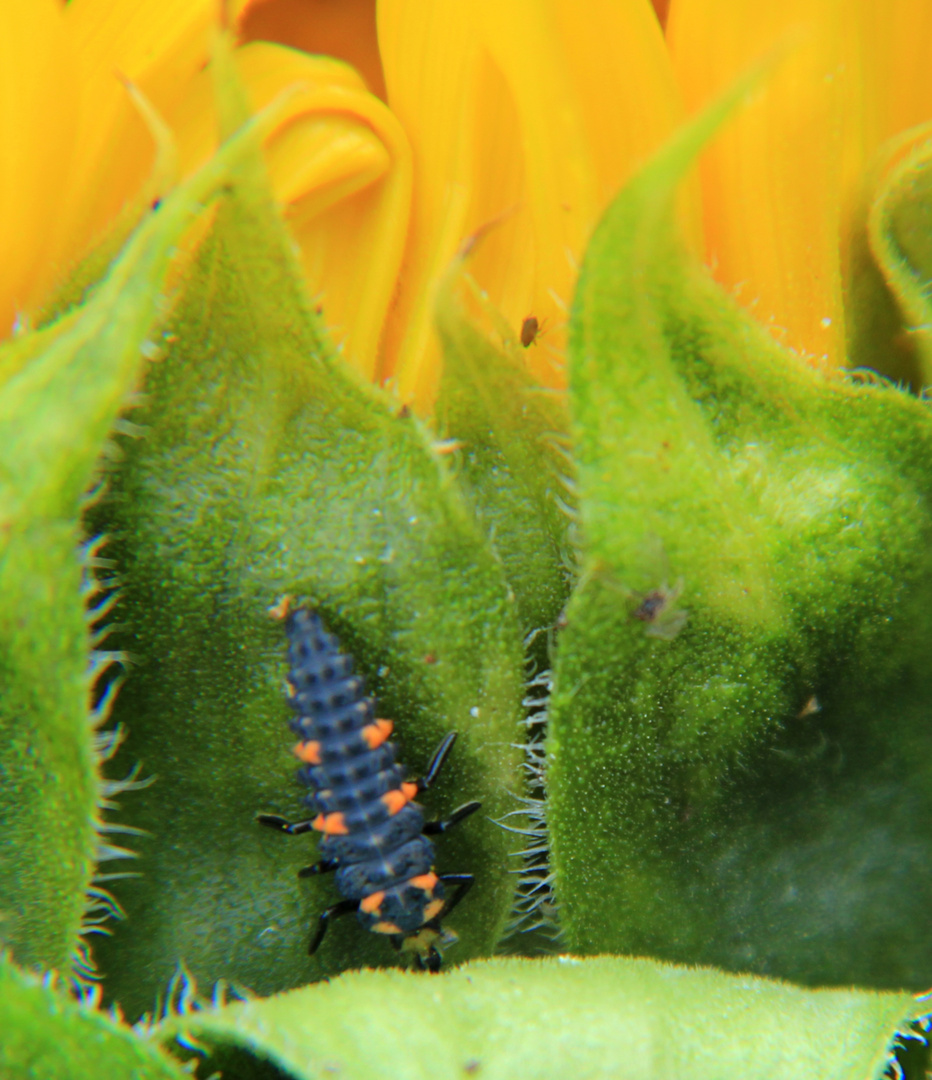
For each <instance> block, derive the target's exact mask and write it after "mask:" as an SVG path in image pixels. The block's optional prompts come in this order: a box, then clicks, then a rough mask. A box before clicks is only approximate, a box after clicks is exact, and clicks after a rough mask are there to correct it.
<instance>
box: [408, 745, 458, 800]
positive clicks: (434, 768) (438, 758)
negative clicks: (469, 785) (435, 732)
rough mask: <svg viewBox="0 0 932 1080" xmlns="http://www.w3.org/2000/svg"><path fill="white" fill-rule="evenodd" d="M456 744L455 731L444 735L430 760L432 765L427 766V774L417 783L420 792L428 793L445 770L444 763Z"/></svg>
mask: <svg viewBox="0 0 932 1080" xmlns="http://www.w3.org/2000/svg"><path fill="white" fill-rule="evenodd" d="M455 742H456V732H455V731H451V732H450V734H449V735H444V737H443V738H442V739H441V740H440V745H439V746H438V747H437V749H436V750H435V751H434V756H433V757H432V758H431V759H430V764H429V765H428V766H427V772H426V773H424V775H423V776H422V777H420V779H419V780H417V781H416V783H417V789H418V791H426V790H427V789H428V788H429V787H430V785H431V784H432V783H433V782H434V781H435V780H436V779H437V777H438V775H439V774H440V770H441V769H442V768H443V763H444V762H445V761H446V760H447V755H448V754H449V753H450V751H451V750H452V749H453V744H454V743H455Z"/></svg>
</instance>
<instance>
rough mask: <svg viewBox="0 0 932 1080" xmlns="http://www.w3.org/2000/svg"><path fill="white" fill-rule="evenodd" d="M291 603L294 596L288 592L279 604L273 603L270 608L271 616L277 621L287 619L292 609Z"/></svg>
mask: <svg viewBox="0 0 932 1080" xmlns="http://www.w3.org/2000/svg"><path fill="white" fill-rule="evenodd" d="M291 604H292V598H291V597H290V596H288V595H287V594H286V595H285V596H283V597H282V598H281V600H279V601H278V603H277V604H273V605H272V607H270V608H269V618H270V619H275V620H276V621H277V622H281V621H282V620H283V619H287V618H288V612H289V611H291Z"/></svg>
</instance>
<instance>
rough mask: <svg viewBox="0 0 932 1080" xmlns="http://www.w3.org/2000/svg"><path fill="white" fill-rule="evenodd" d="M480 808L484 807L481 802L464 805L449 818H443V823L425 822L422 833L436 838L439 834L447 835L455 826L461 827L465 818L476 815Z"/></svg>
mask: <svg viewBox="0 0 932 1080" xmlns="http://www.w3.org/2000/svg"><path fill="white" fill-rule="evenodd" d="M480 806H482V803H481V802H468V803H463V805H462V806H458V807H457V808H456V809H455V810H454V811H453V813H452V814H451V815H450V816H449V817H448V818H443V820H441V821H425V822H424V828H423V829H421V832H422V833H423V834H424V835H425V836H436V835H437V834H438V833H445V832H447V831H448V830H449V829H452V828H453V826H454V825H459V823H460V822H461V821H462V820H463V818H468V817H469V815H470V814H474V813H475V812H476V811H477V810H478V809H479V807H480Z"/></svg>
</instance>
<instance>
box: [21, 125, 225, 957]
mask: <svg viewBox="0 0 932 1080" xmlns="http://www.w3.org/2000/svg"><path fill="white" fill-rule="evenodd" d="M237 152H238V144H235V145H233V146H231V147H229V148H228V149H227V151H225V152H224V153H223V154H221V155H220V156H218V158H217V159H216V160H215V161H214V162H212V163H211V164H210V165H209V166H208V167H207V168H205V169H204V170H203V171H202V172H201V173H200V174H198V175H197V176H196V177H193V178H192V179H191V180H190V181H188V182H187V183H186V184H184V185H182V186H181V187H179V189H178V190H177V191H176V192H175V193H174V194H173V195H172V196H171V197H170V198H168V199H167V200H166V201H165V204H164V205H163V207H162V208H161V211H160V213H159V214H157V215H152V216H151V217H150V218H149V220H148V221H147V222H146V223H145V224H144V225H143V226H142V227H141V228H140V229H139V230H138V232H137V233H136V234H135V236H134V237H133V239H132V240H131V241H130V242H129V243H128V245H127V246H126V248H125V250H124V252H123V254H122V256H121V257H120V259H119V260H117V261H116V262H115V263H114V265H113V267H112V268H111V270H110V272H109V273H108V275H107V276H106V278H105V279H104V280H103V281H102V282H101V284H100V285H99V286H98V288H97V290H96V292H95V294H94V296H93V297H92V298H91V299H90V300H88V301H87V303H86V304H85V305H83V307H81V308H78V309H76V310H74V311H73V312H71V313H70V314H68V315H65V316H63V317H62V318H61V319H60V320H59V321H58V322H56V323H55V324H54V325H51V326H49V327H47V328H46V329H44V330H41V331H37V332H35V333H32V334H26V335H24V336H22V337H21V338H18V339H14V340H13V341H12V342H8V343H7V344H6V345H4V346H3V349H2V351H0V526H2V527H0V776H2V783H0V821H2V823H3V847H2V850H0V942H2V943H3V944H4V945H6V946H8V947H10V948H12V949H13V951H14V954H15V956H16V957H17V958H18V959H19V960H20V961H22V962H24V963H36V964H42V965H45V966H48V967H54V968H59V969H63V968H66V967H67V966H68V964H69V963H70V958H71V955H72V953H73V952H74V951H75V949H76V948H77V946H78V932H79V928H80V925H81V919H82V915H83V912H84V907H85V903H86V893H87V888H88V885H89V882H90V877H91V874H92V871H93V862H94V855H95V849H96V845H97V835H96V830H95V821H96V817H97V804H98V800H99V792H98V779H97V774H96V762H95V759H94V742H93V740H94V732H93V723H94V722H95V717H94V715H93V713H92V711H91V708H90V695H91V684H92V681H93V664H92V654H91V638H90V632H89V627H88V614H87V613H86V611H85V599H86V597H87V594H88V587H87V585H88V582H87V577H86V574H87V573H88V567H86V566H83V565H82V554H81V550H80V548H81V544H82V542H83V540H84V536H83V534H82V529H81V526H80V514H81V508H82V501H83V499H84V498H85V495H86V492H87V491H88V489H89V488H90V486H91V484H92V482H93V479H94V477H95V475H96V472H97V469H98V459H99V456H100V453H101V451H102V449H103V447H104V445H105V443H106V441H107V439H108V437H109V435H110V432H111V429H112V427H113V424H114V421H115V420H116V418H117V416H118V413H119V411H120V409H121V407H122V406H123V404H124V402H125V400H126V398H127V395H128V394H129V392H130V391H131V390H132V389H134V388H135V386H136V384H137V382H138V379H139V372H140V368H141V366H142V362H143V355H142V354H143V351H146V350H145V346H146V344H147V342H148V339H149V338H150V335H152V334H153V333H154V329H153V327H154V324H156V323H157V321H158V319H159V317H160V315H161V312H162V305H163V302H164V301H163V295H162V290H163V285H164V279H165V275H166V273H167V270H168V266H169V262H170V258H171V255H172V254H173V252H174V248H175V246H176V245H177V243H178V241H179V239H180V237H181V236H182V235H183V232H184V230H185V228H186V227H187V225H188V224H189V223H190V221H191V219H192V217H193V216H194V215H195V214H196V213H198V212H199V211H200V210H201V209H202V207H203V203H204V200H205V199H207V198H209V197H210V196H211V195H212V194H213V193H215V192H216V190H217V188H218V187H219V185H220V184H221V183H222V182H223V179H224V176H225V171H226V169H227V167H228V161H229V158H230V156H232V155H235V154H236V153H237ZM149 346H150V348H151V347H152V346H151V342H150V343H149Z"/></svg>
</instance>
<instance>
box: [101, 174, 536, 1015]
mask: <svg viewBox="0 0 932 1080" xmlns="http://www.w3.org/2000/svg"><path fill="white" fill-rule="evenodd" d="M169 339H170V340H171V341H172V342H173V344H171V346H170V347H169V348H168V350H167V353H166V356H165V358H164V359H163V361H162V362H161V363H160V364H159V365H158V366H157V367H154V368H153V369H152V370H151V373H150V378H149V379H148V381H147V384H146V393H147V395H148V404H147V406H146V407H145V409H144V410H141V411H140V413H139V414H138V417H139V418H140V419H141V420H142V422H144V423H145V424H146V425H147V429H148V430H147V433H146V435H145V436H144V437H143V438H142V439H140V440H138V441H137V442H135V443H134V444H133V445H131V446H129V447H128V448H127V454H126V460H125V462H124V463H123V464H122V465H121V466H120V468H119V469H118V470H116V471H115V472H114V473H113V475H112V476H111V488H110V489H111V494H110V496H109V498H108V500H107V501H106V503H104V504H102V509H101V518H100V524H101V527H102V528H106V529H107V530H108V531H110V532H111V533H112V535H113V536H114V550H115V553H116V557H117V559H118V562H119V565H120V568H121V572H122V574H123V575H124V579H125V586H124V593H123V596H124V599H123V602H122V604H121V606H120V608H119V612H118V616H117V617H118V618H119V621H120V622H121V623H122V624H124V625H125V626H126V628H127V632H126V633H125V634H124V635H123V636H122V637H121V638H120V644H121V645H122V646H123V647H125V648H126V649H127V650H128V651H130V652H131V653H132V655H133V657H134V668H133V670H132V673H131V677H130V678H129V680H128V681H127V685H126V688H125V690H124V692H123V694H122V695H121V698H120V701H119V703H118V706H117V715H118V717H119V718H120V719H124V720H125V722H126V725H127V727H128V729H129V736H128V739H127V743H126V755H127V758H128V759H141V760H142V761H143V762H144V765H145V768H146V770H147V771H148V772H151V773H153V774H155V775H156V776H157V779H156V782H154V783H153V784H152V785H151V787H149V788H148V789H147V790H146V791H144V792H140V793H139V794H138V795H136V796H134V797H132V798H129V797H127V798H126V799H125V800H124V802H125V811H126V819H127V820H128V821H130V822H131V823H132V824H134V825H136V826H139V827H141V828H143V829H145V830H146V831H147V833H148V834H149V835H148V838H141V839H140V840H139V842H138V844H137V848H138V850H139V852H140V855H141V859H140V869H141V871H142V877H141V878H140V879H138V880H137V881H135V882H127V883H125V885H124V886H123V887H121V888H119V890H118V892H117V895H118V897H119V899H120V901H121V903H123V905H124V906H125V908H126V911H127V914H128V916H129V918H128V920H127V922H126V924H125V925H124V926H121V927H119V928H118V929H117V932H116V933H115V935H114V937H113V938H112V940H111V941H109V942H107V943H105V945H104V946H103V947H102V948H101V951H100V959H101V964H102V966H103V967H104V968H105V970H106V972H107V976H108V987H109V989H110V991H111V992H112V994H113V995H114V997H115V998H116V999H117V1000H118V1001H120V1002H121V1004H122V1005H123V1007H124V1008H125V1009H127V1011H129V1012H130V1013H132V1014H134V1015H135V1014H138V1013H139V1012H140V1011H141V1010H143V1009H147V1008H151V1007H152V1005H153V1003H154V1001H155V997H156V995H157V993H158V992H159V991H160V990H161V989H162V988H164V987H165V985H166V984H167V982H168V980H169V978H170V977H171V975H172V973H173V972H174V970H175V969H176V966H177V965H178V963H179V962H183V963H184V964H185V965H186V966H187V967H188V969H189V970H190V971H191V972H192V973H193V975H194V976H195V977H196V978H197V979H198V981H199V982H200V983H201V985H205V984H207V985H210V984H211V983H213V982H214V981H215V980H218V979H220V978H225V979H227V980H228V981H233V982H236V983H239V984H241V985H244V986H246V987H249V988H251V989H253V990H255V991H258V992H271V991H275V990H280V989H282V988H285V987H291V986H295V985H298V984H301V983H305V982H308V981H310V980H312V979H317V978H320V977H321V976H323V975H327V974H331V973H333V972H336V971H339V970H341V969H343V968H345V967H347V966H351V965H360V964H395V963H397V962H398V958H397V956H396V954H395V953H394V951H393V950H392V949H391V947H390V945H389V943H388V941H387V940H385V938H383V937H379V936H376V935H374V934H367V933H365V932H363V931H362V930H361V929H360V928H359V927H358V926H357V925H356V924H355V920H354V919H353V918H349V919H346V920H343V921H342V922H340V923H337V924H335V925H334V926H333V928H332V929H331V930H330V932H329V934H328V937H327V940H326V941H325V942H324V945H323V946H322V948H321V950H320V952H319V953H318V954H317V955H316V956H315V957H314V958H313V959H310V958H309V957H308V956H307V944H308V940H309V937H310V934H311V932H312V927H313V925H314V924H315V923H316V919H317V917H318V915H319V913H320V912H321V911H322V910H323V909H324V908H325V907H327V906H328V905H330V904H332V903H333V902H334V901H335V900H337V899H338V895H337V893H336V890H335V889H334V887H333V884H332V878H329V877H322V878H315V879H310V880H305V881H299V880H298V879H297V876H296V874H297V870H298V869H299V868H300V867H302V866H304V865H307V864H308V863H310V862H313V861H314V860H315V858H316V845H315V843H314V842H313V840H312V839H311V838H309V837H307V836H304V837H300V838H292V837H288V836H285V835H282V834H281V833H273V832H271V831H270V830H268V829H263V828H260V826H259V825H258V824H257V822H256V815H257V814H258V813H260V812H271V813H277V814H281V815H284V816H286V817H288V818H290V819H291V820H301V819H303V818H306V817H307V816H308V808H307V806H306V805H304V804H303V801H302V799H303V795H304V794H306V791H307V789H306V788H302V786H301V785H300V784H299V783H298V782H297V781H296V780H295V772H296V766H297V761H296V759H295V758H294V757H293V756H292V755H291V753H290V749H291V746H292V744H293V742H294V736H293V735H292V734H291V733H290V732H289V730H288V726H287V721H288V718H289V716H290V715H291V714H290V710H289V708H288V705H287V703H286V701H285V697H284V693H283V686H284V675H285V672H286V664H285V652H286V640H285V634H284V630H283V628H282V626H281V624H280V623H276V622H274V621H272V620H271V619H270V618H269V615H268V609H269V608H270V606H272V605H274V604H275V603H276V602H277V601H278V600H279V599H280V597H281V596H282V595H283V594H290V595H292V596H294V597H295V598H296V600H297V601H305V602H309V603H312V604H314V605H315V606H316V607H317V608H318V609H319V611H320V612H321V614H322V616H323V618H324V619H325V621H326V622H327V624H328V625H329V627H330V629H331V630H332V631H333V632H334V633H336V634H337V635H338V636H339V637H340V639H341V640H342V642H343V644H344V646H345V647H346V648H347V649H348V650H349V651H351V652H352V653H353V654H354V655H355V656H356V659H357V664H358V667H359V670H360V671H361V672H362V673H363V674H364V675H365V677H366V679H367V683H368V686H369V689H370V690H371V691H373V692H375V693H376V694H377V695H378V698H379V715H381V716H387V717H391V718H392V719H393V720H394V721H395V725H396V732H397V737H398V738H399V740H400V741H401V744H402V746H403V750H402V752H401V754H400V755H399V758H400V760H401V761H403V762H404V763H405V764H407V765H409V766H410V768H411V770H412V772H413V773H415V774H416V773H417V771H419V770H423V768H424V767H425V766H426V764H427V761H428V759H429V757H430V754H431V752H432V751H433V749H434V748H435V746H436V745H437V743H438V742H439V740H440V739H441V737H442V736H443V735H445V734H446V733H447V732H449V731H451V730H455V731H457V732H458V733H459V740H458V742H457V744H456V746H455V748H454V751H453V753H452V755H451V758H450V762H449V764H448V766H447V768H446V770H445V772H444V774H443V775H442V778H441V780H440V782H439V783H438V784H437V786H436V788H435V789H434V790H433V791H432V792H431V793H430V795H429V796H426V797H425V802H426V803H428V805H429V811H428V813H431V812H432V813H434V814H442V813H444V812H449V811H450V810H451V809H453V808H454V807H455V806H457V805H458V804H460V803H462V802H465V801H466V800H468V799H481V800H482V802H483V808H482V812H481V814H477V815H476V816H475V817H473V818H471V819H470V820H469V821H468V822H466V823H464V824H463V825H462V826H461V827H460V828H458V829H457V830H456V831H455V832H454V833H453V834H451V835H450V836H449V837H444V838H442V839H441V840H440V841H439V842H438V850H439V863H438V866H439V870H440V871H441V872H445V871H450V872H469V873H473V874H475V875H476V877H477V885H476V888H475V889H474V890H473V892H472V894H470V896H469V897H468V899H467V901H466V902H465V903H463V904H462V905H461V907H460V908H459V909H458V910H457V912H456V914H455V917H453V918H451V920H450V923H451V925H452V928H453V929H455V931H456V932H458V933H459V935H460V940H459V942H458V943H457V944H456V945H455V946H453V947H452V949H451V953H450V958H451V960H454V959H455V960H462V959H466V958H468V957H470V956H475V955H482V954H487V953H488V952H490V950H491V949H492V947H493V945H494V943H495V941H496V939H497V938H498V936H499V935H500V934H501V931H502V928H503V926H504V923H505V921H506V919H507V916H508V912H509V908H510V904H511V893H512V885H511V881H510V879H509V875H508V872H507V871H508V860H507V852H508V850H509V843H508V840H507V839H506V836H505V834H504V833H503V832H502V831H501V830H499V829H498V828H497V827H496V826H495V825H493V824H492V823H491V822H490V821H489V820H488V818H490V817H498V816H500V815H501V814H503V813H505V812H506V811H507V810H510V809H512V808H513V806H514V802H513V800H512V798H511V796H510V795H509V793H508V792H509V789H513V788H515V787H516V786H517V784H518V782H519V780H518V776H517V757H518V752H517V751H516V750H514V749H513V748H512V746H511V745H510V744H511V743H512V742H513V741H514V737H515V733H516V731H517V728H516V722H517V720H518V718H519V713H518V710H519V705H520V698H521V678H522V656H521V651H520V640H521V638H520V629H519V625H518V622H517V619H516V616H515V612H514V606H513V602H512V601H511V599H510V596H509V592H508V587H507V584H506V582H505V580H504V577H503V575H502V572H501V569H500V566H499V564H498V563H497V561H496V560H495V558H494V556H493V555H492V554H491V552H490V551H489V550H488V548H487V547H486V545H485V543H484V541H483V539H482V537H481V535H480V533H479V531H478V530H477V528H476V527H475V524H474V522H473V520H472V518H471V516H470V514H469V512H468V509H467V507H466V505H465V503H464V502H463V500H462V499H461V497H460V496H459V494H458V491H457V489H456V487H455V485H454V484H453V482H452V480H451V478H450V476H449V474H448V473H447V471H446V469H445V467H444V462H442V461H441V460H440V459H439V458H437V457H436V456H435V455H434V453H433V452H432V449H431V440H430V438H429V436H428V435H427V433H426V431H425V430H424V429H423V427H422V426H421V424H420V423H419V422H418V421H416V420H415V419H414V418H413V417H411V416H409V415H407V414H406V413H402V414H401V415H397V414H396V410H397V407H395V408H393V407H392V406H391V405H390V403H389V402H388V400H387V399H386V398H385V397H383V396H382V395H381V394H380V393H379V392H377V391H376V390H374V389H373V388H371V387H369V386H368V385H363V384H362V383H361V382H359V381H357V380H356V379H355V378H353V376H352V375H351V373H350V372H349V369H348V368H347V366H346V365H345V364H344V362H343V361H342V360H341V359H340V358H339V356H337V355H336V353H335V351H334V349H333V347H332V345H331V344H330V342H329V340H328V338H327V335H326V333H325V331H324V330H323V328H322V324H321V321H320V320H319V319H318V318H317V317H316V316H315V314H314V313H313V312H312V311H311V310H310V308H309V305H308V302H307V299H306V296H305V293H304V285H303V282H302V280H301V277H300V274H299V272H298V269H297V267H296V264H295V260H294V257H293V249H292V241H291V239H290V237H289V236H288V234H287V232H286V231H285V228H284V226H283V224H282V222H281V220H280V218H279V216H278V214H277V212H276V210H275V209H274V207H273V206H272V202H271V197H270V196H269V194H268V192H267V185H266V181H265V178H264V175H263V173H262V170H261V168H260V167H259V165H258V163H256V164H255V165H252V164H251V165H250V167H249V168H244V169H242V170H241V171H240V172H239V173H238V174H237V175H236V177H235V178H234V183H233V193H232V197H231V200H230V203H229V204H228V206H227V207H225V208H224V209H223V210H222V211H221V213H220V214H219V215H218V218H217V220H216V223H215V226H214V229H213V232H212V234H211V236H210V238H209V239H208V241H207V242H206V243H205V245H204V247H203V248H202V250H201V252H200V254H199V257H198V260H197V263H196V266H195V267H194V268H193V269H192V271H191V272H190V274H189V275H188V277H187V280H186V281H185V284H184V287H183V292H182V297H181V300H180V302H179V306H178V310H177V313H176V315H175V317H174V318H173V320H172V323H171V325H170V327H169Z"/></svg>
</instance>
